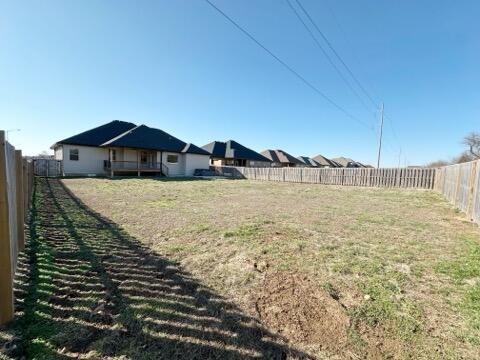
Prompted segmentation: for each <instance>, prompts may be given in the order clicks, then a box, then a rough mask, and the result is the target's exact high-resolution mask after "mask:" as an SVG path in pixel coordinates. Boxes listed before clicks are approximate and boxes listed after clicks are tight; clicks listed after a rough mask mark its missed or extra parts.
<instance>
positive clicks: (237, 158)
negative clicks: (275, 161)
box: [202, 140, 271, 167]
mask: <svg viewBox="0 0 480 360" xmlns="http://www.w3.org/2000/svg"><path fill="white" fill-rule="evenodd" d="M202 149H204V150H206V151H208V152H209V153H210V154H211V160H210V164H211V165H212V166H247V167H270V163H271V161H270V160H269V159H267V158H266V157H265V156H263V155H261V154H259V153H257V152H256V151H253V150H252V149H249V148H247V147H246V146H243V145H241V144H239V143H238V142H236V141H234V140H228V141H226V142H222V141H213V142H211V143H209V144H207V145H204V146H202Z"/></svg>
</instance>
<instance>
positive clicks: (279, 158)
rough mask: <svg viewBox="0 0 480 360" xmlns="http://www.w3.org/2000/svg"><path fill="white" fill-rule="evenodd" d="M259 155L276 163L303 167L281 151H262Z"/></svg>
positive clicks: (301, 163) (298, 161)
mask: <svg viewBox="0 0 480 360" xmlns="http://www.w3.org/2000/svg"><path fill="white" fill-rule="evenodd" d="M261 154H262V155H263V156H265V157H266V158H268V159H270V160H271V161H273V162H276V163H282V164H295V165H304V164H303V162H302V161H300V160H298V159H297V158H296V157H294V156H292V155H290V154H289V153H287V152H285V151H283V150H264V151H262V153H261Z"/></svg>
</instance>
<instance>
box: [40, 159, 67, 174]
mask: <svg viewBox="0 0 480 360" xmlns="http://www.w3.org/2000/svg"><path fill="white" fill-rule="evenodd" d="M33 169H34V170H33V171H34V174H35V175H36V176H49V177H57V176H62V174H63V173H62V161H61V160H55V159H33Z"/></svg>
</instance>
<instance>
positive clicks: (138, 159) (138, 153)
mask: <svg viewBox="0 0 480 360" xmlns="http://www.w3.org/2000/svg"><path fill="white" fill-rule="evenodd" d="M137 176H138V177H140V151H138V150H137Z"/></svg>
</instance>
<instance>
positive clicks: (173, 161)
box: [167, 154, 178, 164]
mask: <svg viewBox="0 0 480 360" xmlns="http://www.w3.org/2000/svg"><path fill="white" fill-rule="evenodd" d="M167 162H168V163H170V164H176V163H178V155H173V154H168V155H167Z"/></svg>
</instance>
